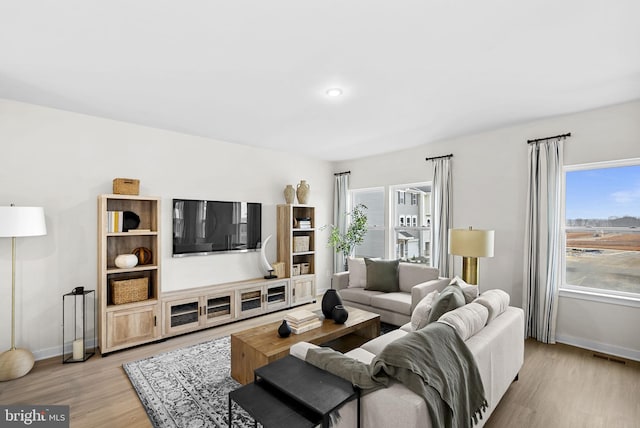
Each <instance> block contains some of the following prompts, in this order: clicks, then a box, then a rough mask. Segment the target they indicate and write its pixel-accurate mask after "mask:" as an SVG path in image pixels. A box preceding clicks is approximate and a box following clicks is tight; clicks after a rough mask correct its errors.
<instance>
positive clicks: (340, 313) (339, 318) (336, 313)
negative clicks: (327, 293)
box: [331, 305, 349, 324]
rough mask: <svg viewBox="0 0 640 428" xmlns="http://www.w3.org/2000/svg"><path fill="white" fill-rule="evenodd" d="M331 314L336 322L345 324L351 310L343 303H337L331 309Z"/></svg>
mask: <svg viewBox="0 0 640 428" xmlns="http://www.w3.org/2000/svg"><path fill="white" fill-rule="evenodd" d="M331 316H332V318H333V320H334V321H335V322H336V324H344V323H345V322H346V321H347V318H349V311H347V309H346V308H345V307H344V306H342V305H336V306H334V308H333V311H331Z"/></svg>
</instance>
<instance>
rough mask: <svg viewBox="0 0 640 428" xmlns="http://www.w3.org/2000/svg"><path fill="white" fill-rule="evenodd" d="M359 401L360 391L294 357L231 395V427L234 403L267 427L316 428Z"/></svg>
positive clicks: (260, 373) (262, 371) (274, 365)
mask: <svg viewBox="0 0 640 428" xmlns="http://www.w3.org/2000/svg"><path fill="white" fill-rule="evenodd" d="M352 399H357V400H358V427H359V426H360V390H359V389H358V388H356V387H354V386H353V385H352V384H351V383H350V382H349V381H347V380H345V379H342V378H340V377H338V376H335V375H333V374H331V373H329V372H327V371H324V370H322V369H319V368H318V367H315V366H314V365H311V364H309V363H307V362H304V361H302V360H300V359H298V358H296V357H294V356H291V355H289V356H287V357H285V358H282V359H280V360H277V361H274V362H273V363H271V364H268V365H266V366H263V367H260V368H259V369H256V370H255V380H254V382H253V383H250V384H247V385H244V386H242V387H240V388H238V389H236V390H235V391H231V392H230V393H229V426H230V427H232V426H233V424H232V418H233V412H232V407H231V405H232V401H235V402H236V403H237V404H238V405H239V406H240V407H242V408H243V409H244V410H245V411H246V412H247V413H248V414H249V415H250V416H251V417H252V418H253V419H254V421H255V424H256V426H257V424H258V422H260V424H261V425H262V426H263V427H265V428H270V427H276V428H277V427H283V426H286V427H287V428H312V427H315V426H317V425H319V424H322V426H323V427H328V426H329V417H330V414H331V412H333V411H334V410H336V409H337V408H339V407H340V406H341V405H342V404H343V403H345V402H347V401H349V400H352Z"/></svg>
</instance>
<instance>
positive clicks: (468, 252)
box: [449, 227, 494, 285]
mask: <svg viewBox="0 0 640 428" xmlns="http://www.w3.org/2000/svg"><path fill="white" fill-rule="evenodd" d="M493 238H494V231H493V230H477V229H472V228H471V227H469V229H449V254H453V255H456V256H462V280H463V281H464V282H466V283H467V284H473V285H478V257H493Z"/></svg>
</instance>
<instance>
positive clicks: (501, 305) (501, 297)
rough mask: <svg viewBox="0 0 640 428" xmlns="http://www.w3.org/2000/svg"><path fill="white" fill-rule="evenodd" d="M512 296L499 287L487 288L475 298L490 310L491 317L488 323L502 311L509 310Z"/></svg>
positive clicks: (476, 301)
mask: <svg viewBox="0 0 640 428" xmlns="http://www.w3.org/2000/svg"><path fill="white" fill-rule="evenodd" d="M510 300H511V297H510V296H509V294H508V293H507V292H505V291H502V290H499V289H497V288H496V289H493V290H487V291H485V292H484V293H482V294H481V295H480V297H478V298H477V299H476V300H475V303H478V304H480V305H482V306H484V307H485V308H487V310H488V311H489V318H488V319H487V324H489V323H490V322H491V321H493V320H494V319H495V318H496V317H498V316H499V315H500V314H501V313H503V312H504V311H506V310H507V307H508V306H509V302H510Z"/></svg>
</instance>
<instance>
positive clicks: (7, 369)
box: [0, 349, 35, 382]
mask: <svg viewBox="0 0 640 428" xmlns="http://www.w3.org/2000/svg"><path fill="white" fill-rule="evenodd" d="M34 363H35V360H34V358H33V354H32V353H31V352H30V351H27V350H26V349H11V350H9V351H5V352H3V353H2V354H0V382H4V381H7V380H13V379H17V378H19V377H22V376H24V375H26V374H27V373H29V372H30V371H31V369H32V368H33V364H34Z"/></svg>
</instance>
